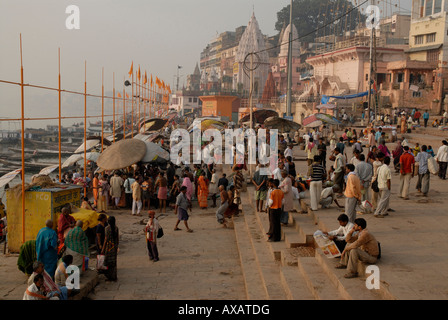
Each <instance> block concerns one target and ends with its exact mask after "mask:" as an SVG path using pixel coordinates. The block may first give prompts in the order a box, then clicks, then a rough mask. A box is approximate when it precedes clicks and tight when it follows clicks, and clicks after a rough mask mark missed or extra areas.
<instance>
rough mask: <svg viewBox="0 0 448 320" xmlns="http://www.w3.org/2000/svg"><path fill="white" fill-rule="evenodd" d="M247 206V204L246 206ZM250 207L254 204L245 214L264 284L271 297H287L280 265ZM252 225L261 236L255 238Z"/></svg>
mask: <svg viewBox="0 0 448 320" xmlns="http://www.w3.org/2000/svg"><path fill="white" fill-rule="evenodd" d="M245 207H246V206H245ZM250 209H254V208H253V207H252V206H248V208H247V210H246V211H245V214H244V220H245V223H246V227H247V230H248V232H249V233H248V234H249V235H251V236H250V241H251V243H252V247H253V249H254V254H255V259H256V261H257V263H258V269H259V271H260V274H261V279H262V283H263V286H264V288H265V290H266V292H267V295H268V297H269V299H272V300H274V299H285V297H286V293H285V292H284V289H283V287H282V286H281V285H280V278H279V277H280V273H279V270H278V268H279V266H278V265H277V264H276V261H275V259H273V258H272V257H273V253H272V251H271V250H270V248H269V247H268V245H267V244H268V243H267V242H266V239H265V237H264V233H263V230H260V228H259V225H258V223H257V216H256V214H255V213H254V210H252V211H251V212H249V210H250ZM250 226H252V227H254V228H255V230H256V231H255V232H258V233H259V238H258V239H255V237H254V236H255V235H253V234H252V233H251V231H250Z"/></svg>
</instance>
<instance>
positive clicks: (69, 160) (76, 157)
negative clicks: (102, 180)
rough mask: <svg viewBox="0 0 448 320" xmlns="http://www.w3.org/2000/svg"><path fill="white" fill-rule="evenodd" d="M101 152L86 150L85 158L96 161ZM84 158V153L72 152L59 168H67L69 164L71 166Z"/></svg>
mask: <svg viewBox="0 0 448 320" xmlns="http://www.w3.org/2000/svg"><path fill="white" fill-rule="evenodd" d="M100 155H101V153H99V152H87V153H86V160H88V161H93V162H97V161H98V158H99V157H100ZM82 159H84V154H82V153H81V154H76V153H75V154H72V155H71V156H70V157H68V158H67V160H65V161H64V163H63V164H62V166H61V168H67V167H70V166H73V165H74V164H75V163H76V162H78V161H80V160H82Z"/></svg>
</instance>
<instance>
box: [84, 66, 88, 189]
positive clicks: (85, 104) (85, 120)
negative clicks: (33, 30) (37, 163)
mask: <svg viewBox="0 0 448 320" xmlns="http://www.w3.org/2000/svg"><path fill="white" fill-rule="evenodd" d="M86 168H87V61H84V181H86ZM84 196H85V197H87V189H86V187H84Z"/></svg>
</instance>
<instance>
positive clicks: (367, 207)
mask: <svg viewBox="0 0 448 320" xmlns="http://www.w3.org/2000/svg"><path fill="white" fill-rule="evenodd" d="M359 207H360V209H361V210H362V211H363V212H364V213H367V214H369V213H372V211H373V206H372V204H371V203H370V202H369V201H368V200H364V201H363V202H361V205H360V206H359Z"/></svg>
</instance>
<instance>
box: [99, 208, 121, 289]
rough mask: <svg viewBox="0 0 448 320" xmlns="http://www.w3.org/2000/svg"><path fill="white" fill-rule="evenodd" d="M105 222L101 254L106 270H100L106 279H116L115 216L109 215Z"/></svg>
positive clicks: (116, 232) (117, 236) (117, 241)
mask: <svg viewBox="0 0 448 320" xmlns="http://www.w3.org/2000/svg"><path fill="white" fill-rule="evenodd" d="M107 223H108V226H107V227H106V230H105V233H106V236H105V238H104V245H103V250H102V251H101V254H103V255H105V257H104V266H105V267H107V270H104V271H102V272H103V273H104V274H105V276H106V278H107V280H108V281H117V256H118V244H119V234H118V227H117V226H116V225H115V217H112V216H111V217H109V219H108V220H107Z"/></svg>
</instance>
